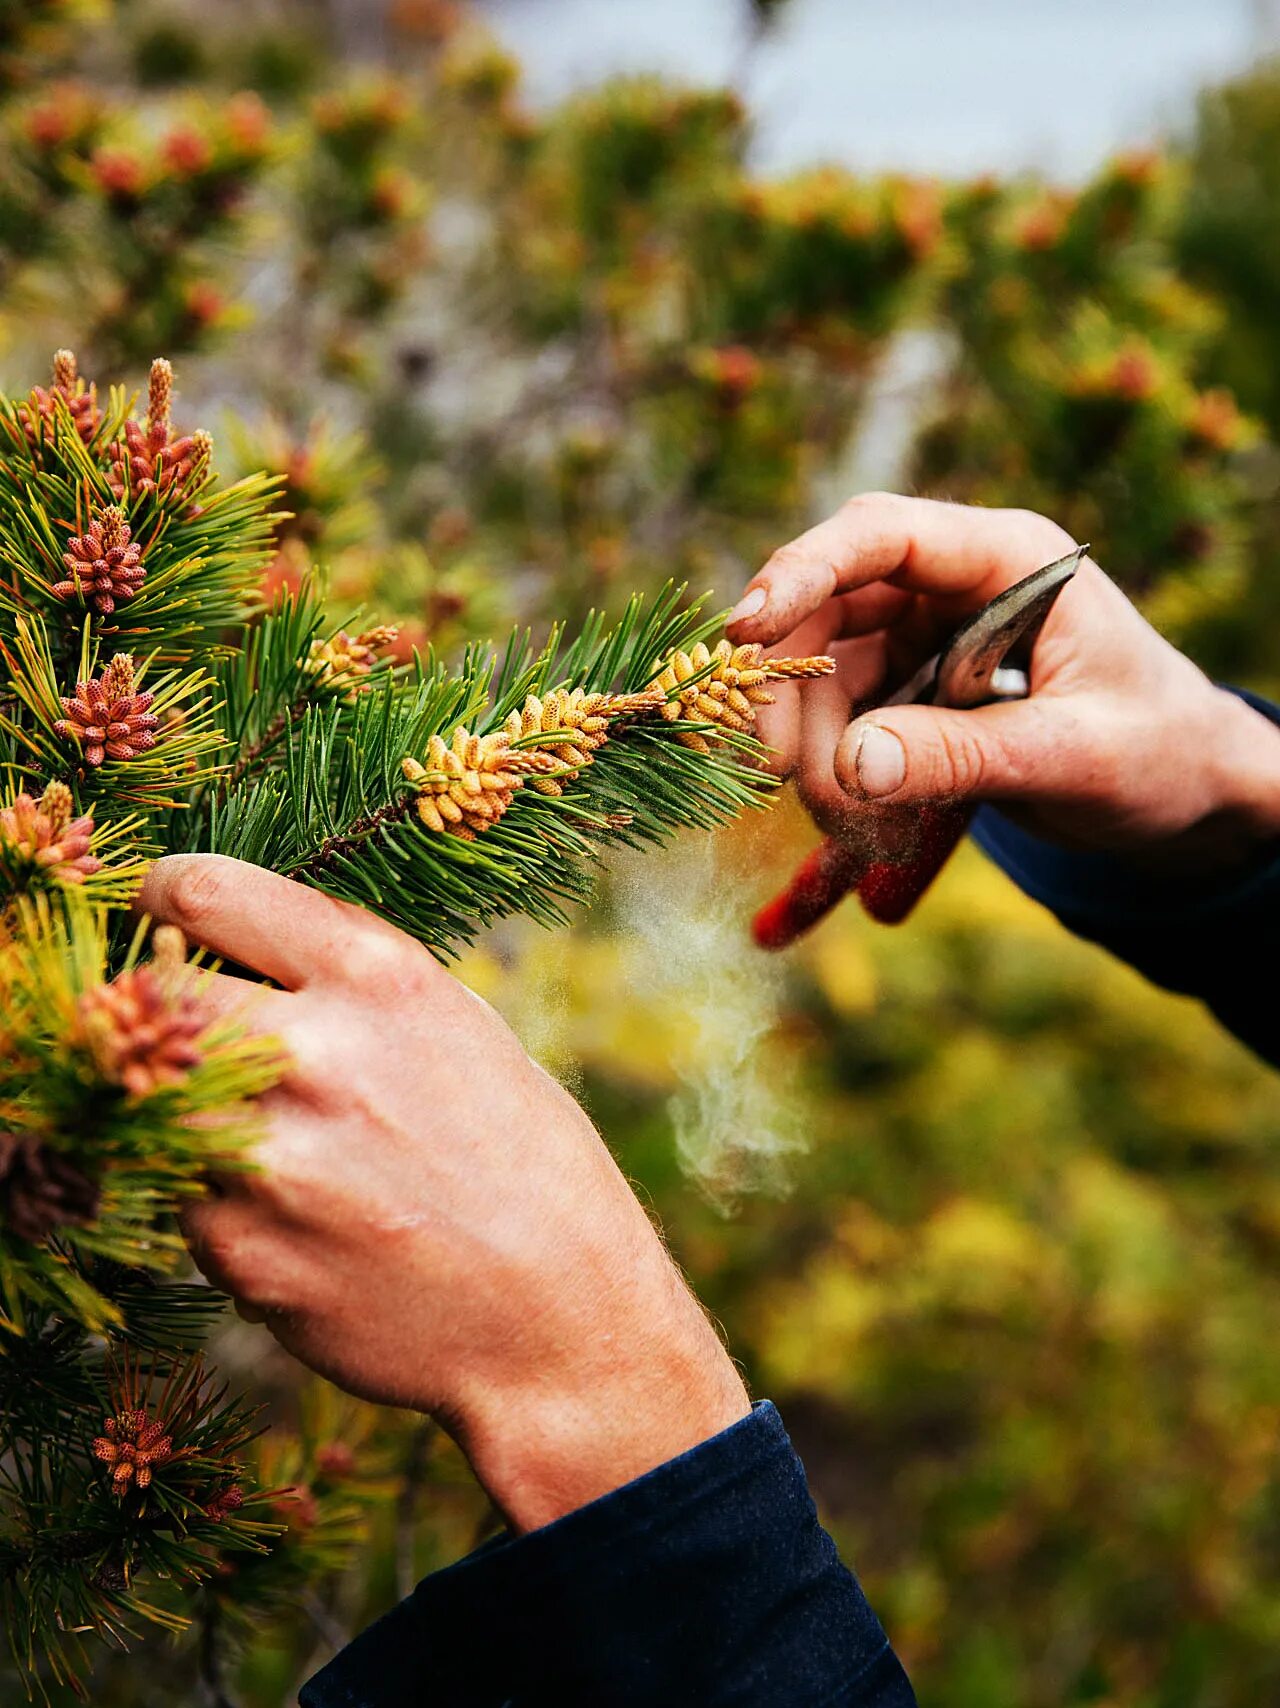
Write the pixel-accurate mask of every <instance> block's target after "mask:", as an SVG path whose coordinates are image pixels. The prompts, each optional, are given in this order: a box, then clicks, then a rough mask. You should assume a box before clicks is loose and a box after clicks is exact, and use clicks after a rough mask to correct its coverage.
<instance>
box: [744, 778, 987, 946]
mask: <svg viewBox="0 0 1280 1708" xmlns="http://www.w3.org/2000/svg"><path fill="white" fill-rule="evenodd" d="M969 817H970V814H969V811H968V810H967V809H966V808H964V807H925V808H924V809H923V810H922V812H921V814H920V821H919V840H918V842H917V845H916V853H915V856H914V857H913V858H912V859H911V860H908V861H904V862H903V863H902V864H900V865H894V864H892V863H891V862H890V861H888V860H872V861H868V858H867V855H866V854H863V853H857V852H855V851H854V850H853V849H852V848H849V847H846V845H845V844H844V843H842V842H836V841H834V840H833V839H832V838H831V837H828V838H827V840H826V841H825V842H821V843H819V845H818V846H817V847H816V848H815V849H814V851H813V853H812V854H810V855H809V856H808V858H807V859H806V860H805V861H804V863H803V864H802V865H801V867H800V869H799V870H798V871H797V873H796V875H795V877H794V878H792V880H791V882H790V883H789V884H788V885H787V887H786V889H785V890H783V891H782V893H781V895H777V896H775V897H774V898H773V900H772V901H771V902H767V903H766V904H765V906H764V907H762V908H761V909H760V911H759V913H757V914H756V916H755V919H754V920H753V921H752V923H751V935H752V936H753V937H754V939H755V941H756V942H757V943H758V944H759V946H760V947H761V948H762V949H785V948H787V947H788V945H789V944H791V943H794V942H795V940H796V938H797V937H801V936H803V935H804V933H805V932H806V931H811V930H812V929H813V927H814V926H815V925H816V924H817V923H818V921H819V920H821V919H825V918H826V916H827V914H829V913H830V912H831V910H832V908H834V907H836V906H838V904H839V903H840V902H841V901H843V900H844V898H845V896H847V895H848V893H849V891H850V890H857V892H858V899H859V901H860V902H861V903H862V905H863V907H864V908H866V910H867V912H868V913H869V914H870V916H871V918H872V919H875V920H878V921H879V922H880V924H881V925H900V924H901V923H902V921H903V920H904V919H905V918H906V917H907V915H908V914H909V913H910V912H911V910H912V908H914V907H915V905H916V903H917V902H918V901H919V900H920V898H921V896H922V895H923V894H924V893H925V891H926V890H927V889H928V888H929V885H930V884H931V883H932V882H933V880H934V879H935V878H936V877H937V875H938V873H939V872H940V871H941V870H942V868H943V867H944V866H945V865H946V863H947V861H948V860H949V859H950V858H951V855H952V853H953V852H954V851H955V847H956V844H957V843H958V842H959V841H960V840H961V839H962V837H963V836H964V833H965V831H966V830H967V829H968V826H969Z"/></svg>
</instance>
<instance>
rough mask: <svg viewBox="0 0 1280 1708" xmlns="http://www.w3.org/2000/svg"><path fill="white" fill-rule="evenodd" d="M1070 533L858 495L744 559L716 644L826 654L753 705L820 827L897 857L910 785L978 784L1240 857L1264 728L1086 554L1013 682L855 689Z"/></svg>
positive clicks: (1256, 795)
mask: <svg viewBox="0 0 1280 1708" xmlns="http://www.w3.org/2000/svg"><path fill="white" fill-rule="evenodd" d="M1074 546H1075V542H1074V541H1073V540H1071V538H1070V537H1069V536H1068V535H1067V534H1066V533H1065V532H1064V531H1063V529H1061V528H1059V527H1058V526H1057V525H1056V524H1055V523H1053V522H1050V521H1048V520H1046V518H1045V517H1043V516H1037V515H1034V514H1032V513H1031V512H1029V511H1024V510H983V509H977V508H972V507H968V506H965V505H958V504H945V503H938V502H934V501H932V500H929V499H920V498H900V497H896V496H894V495H893V494H891V493H867V494H864V495H862V496H860V497H857V498H854V499H851V500H850V501H849V502H848V503H847V504H846V505H845V506H844V507H843V508H842V509H841V510H840V511H839V512H838V513H837V514H836V515H835V516H833V517H832V518H831V519H830V520H829V521H826V522H823V523H821V524H820V525H819V526H818V527H816V528H811V529H810V530H809V531H808V533H806V534H802V535H801V536H800V538H799V539H797V540H794V541H792V542H791V544H789V545H786V546H783V547H782V548H781V549H780V550H779V551H777V552H775V553H774V555H773V556H772V557H771V558H770V559H769V562H768V563H767V564H766V565H765V566H764V568H763V569H762V570H761V571H760V572H759V573H758V574H757V575H755V576H753V577H752V579H751V581H750V582H749V584H748V587H747V591H746V593H745V595H744V597H743V599H742V601H741V603H740V604H739V606H738V607H737V609H736V611H735V612H734V613H733V614H732V615H731V617H730V620H729V624H728V632H729V634H730V636H731V638H732V639H733V640H734V641H735V642H739V643H741V642H748V641H758V642H762V643H764V644H765V645H767V646H777V647H778V648H779V649H780V650H782V651H785V652H792V653H808V652H824V651H829V652H831V653H833V654H834V655H835V657H836V659H837V661H838V669H837V672H836V674H835V675H834V676H830V677H825V678H823V679H822V680H820V681H817V682H813V683H806V684H803V685H801V684H798V683H797V684H794V685H787V684H784V685H782V686H781V688H780V690H779V692H778V697H777V703H776V705H775V706H773V707H771V708H769V710H768V712H767V713H766V714H765V715H763V716H762V717H761V719H760V735H761V738H762V740H764V741H765V742H767V743H768V744H769V745H771V746H772V747H774V748H775V750H776V751H777V754H778V767H779V769H780V770H781V771H782V772H783V773H785V774H790V773H794V774H795V775H796V778H797V781H798V784H799V787H800V791H801V794H802V796H803V798H804V800H805V802H806V804H807V805H808V807H809V809H810V811H811V813H812V815H813V817H814V818H815V820H816V821H817V822H818V824H819V825H820V826H821V827H822V828H823V829H824V830H826V831H827V832H828V834H830V835H834V836H836V837H838V838H840V839H841V840H843V841H846V842H848V843H850V844H851V845H854V846H858V845H870V846H872V847H874V848H875V849H876V850H877V851H881V852H884V853H887V854H889V855H890V856H893V855H895V854H897V855H899V856H900V857H909V855H910V853H911V839H912V829H913V825H914V823H915V822H916V820H917V819H918V817H919V812H918V809H919V808H920V806H921V805H923V804H930V805H966V804H974V805H976V804H978V803H979V802H982V801H994V802H998V803H999V804H1000V805H1001V806H1002V807H1003V808H1004V809H1005V810H1006V811H1007V812H1008V813H1009V815H1010V816H1011V817H1014V818H1016V819H1017V820H1018V821H1019V822H1021V823H1022V824H1024V825H1025V826H1026V827H1027V828H1028V829H1030V830H1032V831H1034V832H1035V833H1037V834H1039V835H1042V836H1044V837H1047V838H1049V839H1050V840H1052V841H1055V842H1058V843H1060V844H1063V845H1065V846H1068V847H1073V848H1092V849H1109V850H1126V851H1129V852H1130V853H1131V854H1132V855H1134V856H1135V857H1137V858H1140V859H1149V860H1152V861H1157V860H1158V861H1162V862H1180V863H1190V864H1194V865H1203V864H1205V863H1208V862H1213V861H1216V860H1221V861H1232V860H1236V859H1243V858H1245V857H1247V855H1248V854H1249V853H1250V852H1251V851H1252V850H1253V849H1254V848H1256V847H1257V846H1259V845H1260V844H1262V843H1263V842H1264V841H1266V840H1267V839H1269V838H1271V837H1274V836H1276V835H1278V834H1280V730H1277V729H1276V728H1275V726H1274V725H1272V724H1271V723H1270V722H1268V720H1267V719H1265V718H1263V717H1262V716H1261V715H1260V714H1259V713H1258V712H1255V711H1254V710H1253V709H1252V708H1251V707H1249V706H1248V705H1246V704H1245V703H1244V702H1243V701H1241V700H1240V699H1238V698H1237V697H1236V696H1235V695H1233V694H1229V693H1227V692H1226V691H1224V690H1222V689H1220V688H1218V687H1216V686H1215V685H1214V683H1212V682H1211V681H1210V680H1209V679H1208V677H1206V676H1205V675H1204V674H1203V672H1202V671H1200V670H1199V669H1197V667H1196V666H1195V665H1194V664H1192V663H1191V662H1190V660H1189V659H1187V658H1185V657H1183V655H1182V654H1181V653H1179V652H1178V651H1177V650H1176V649H1175V648H1174V647H1172V646H1171V645H1170V644H1169V643H1168V642H1167V641H1165V640H1164V639H1162V638H1161V636H1160V635H1158V634H1157V633H1156V631H1155V630H1154V629H1153V628H1152V627H1151V626H1150V624H1149V623H1147V622H1146V621H1145V619H1144V618H1143V617H1142V616H1140V615H1139V613H1138V611H1137V610H1136V609H1135V608H1134V606H1133V605H1132V604H1130V602H1129V600H1128V599H1126V598H1125V596H1124V594H1123V593H1122V592H1121V591H1120V589H1119V588H1118V587H1117V586H1116V585H1115V584H1114V583H1113V582H1112V581H1110V580H1109V579H1108V578H1107V577H1106V576H1105V575H1104V574H1103V572H1102V571H1101V570H1100V569H1099V568H1098V567H1097V565H1096V564H1094V563H1092V562H1091V561H1089V560H1087V559H1086V560H1085V561H1084V562H1083V563H1082V564H1081V566H1080V568H1079V570H1078V571H1077V574H1076V577H1075V580H1074V581H1073V583H1072V584H1071V586H1069V587H1068V588H1067V589H1066V591H1065V592H1064V593H1063V594H1062V596H1061V597H1060V598H1059V600H1058V602H1057V604H1056V605H1055V606H1054V608H1053V610H1052V611H1051V613H1050V615H1049V618H1048V621H1047V622H1046V623H1045V626H1044V629H1043V631H1042V632H1041V635H1040V637H1039V639H1038V641H1037V642H1036V646H1035V652H1034V656H1033V660H1032V670H1031V688H1032V692H1031V696H1030V698H1028V699H1026V700H1022V701H1016V702H1012V703H1006V704H1001V705H993V706H984V707H981V708H979V709H978V710H974V711H951V710H944V709H942V708H938V707H933V706H893V707H885V706H881V707H880V709H877V710H867V709H866V708H867V707H868V706H872V707H874V706H876V705H877V702H878V701H879V700H883V698H884V697H885V695H886V694H887V693H888V692H891V691H892V689H893V687H894V686H896V685H897V683H899V682H902V681H904V680H906V678H907V677H908V676H909V675H910V674H911V673H912V671H914V670H915V669H916V668H917V667H918V666H919V665H920V664H921V663H922V662H923V661H924V660H925V659H926V658H928V657H929V656H930V655H931V654H932V653H934V652H936V651H937V650H938V648H939V646H940V645H941V644H944V643H945V640H946V638H947V637H948V635H949V634H950V633H951V632H952V631H953V630H954V629H955V628H956V627H958V625H959V624H960V623H961V622H962V621H963V620H964V619H965V618H966V617H967V616H969V615H970V614H971V613H972V612H974V611H976V610H977V609H978V608H979V607H980V606H982V605H984V604H985V603H986V602H987V601H988V600H989V599H991V598H992V597H994V595H995V594H997V593H999V592H1001V591H1002V590H1003V589H1004V588H1006V587H1009V586H1011V585H1012V584H1013V583H1014V582H1015V581H1019V580H1021V579H1022V577H1023V576H1025V575H1028V574H1030V572H1031V571H1032V570H1034V569H1037V568H1039V567H1040V565H1041V564H1044V563H1048V562H1050V561H1051V560H1053V559H1055V558H1059V557H1062V556H1064V555H1065V554H1066V553H1067V552H1070V551H1072V550H1074ZM855 714H857V715H855Z"/></svg>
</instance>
